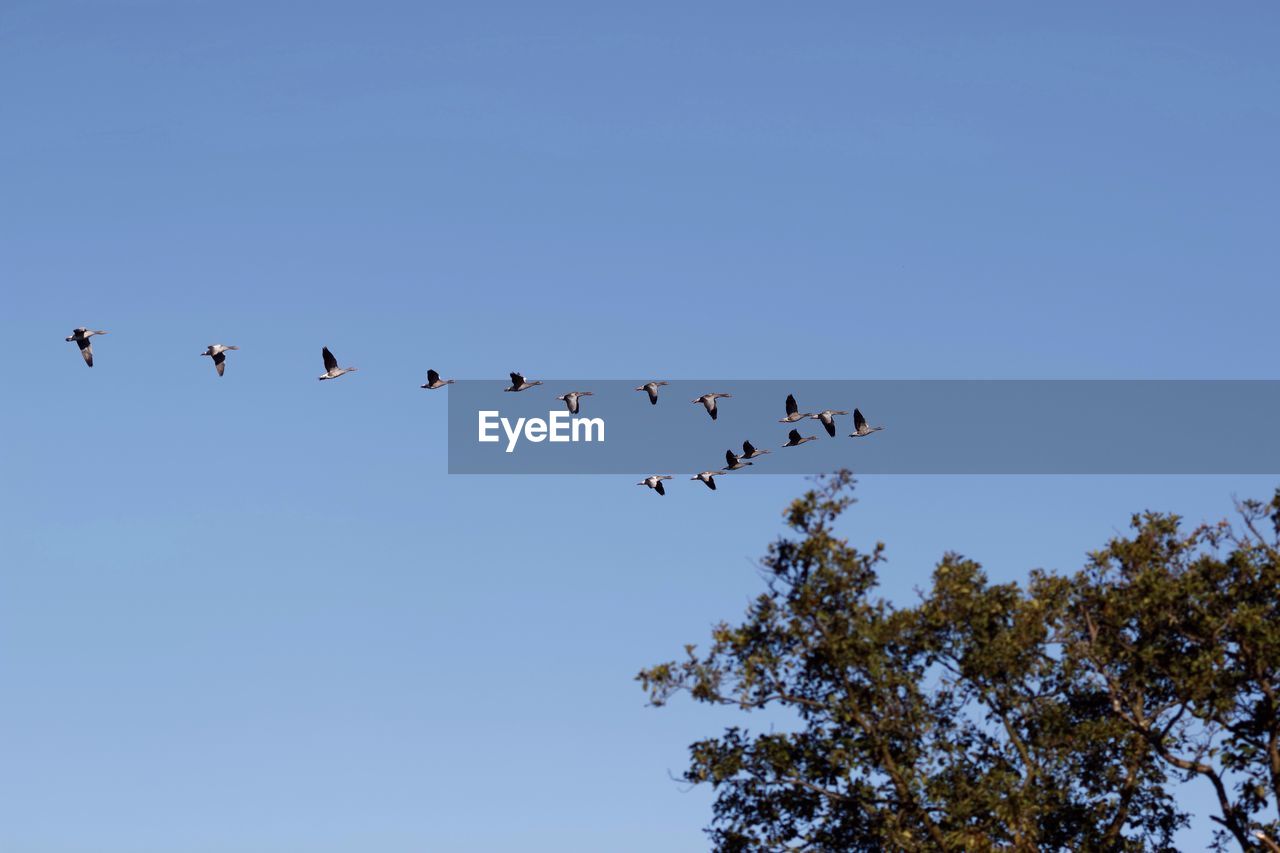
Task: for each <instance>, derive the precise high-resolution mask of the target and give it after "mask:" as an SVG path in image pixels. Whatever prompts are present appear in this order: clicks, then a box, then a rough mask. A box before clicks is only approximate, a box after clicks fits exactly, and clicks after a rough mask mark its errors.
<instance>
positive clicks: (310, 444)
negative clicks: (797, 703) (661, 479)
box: [0, 0, 1280, 853]
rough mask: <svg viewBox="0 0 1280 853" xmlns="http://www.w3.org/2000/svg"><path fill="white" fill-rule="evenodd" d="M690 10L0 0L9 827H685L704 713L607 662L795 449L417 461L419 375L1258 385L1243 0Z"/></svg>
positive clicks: (973, 525) (1270, 205) (1254, 484)
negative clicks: (651, 698) (765, 467)
mask: <svg viewBox="0 0 1280 853" xmlns="http://www.w3.org/2000/svg"><path fill="white" fill-rule="evenodd" d="M690 5H691V4H687V3H680V4H671V3H648V4H630V5H623V4H600V3H585V2H584V3H551V4H548V3H539V4H528V3H470V4H453V5H452V6H451V7H444V6H440V5H428V4H421V3H359V4H357V3H351V2H344V3H333V2H312V3H300V2H299V3H280V2H254V3H232V2H142V0H137V1H136V2H84V3H59V2H23V0H6V2H3V3H2V4H0V92H2V94H3V101H2V104H3V132H0V168H2V169H3V179H2V181H0V183H2V184H3V189H2V194H3V195H2V198H3V204H0V241H2V244H3V245H2V249H0V281H2V282H3V285H4V298H3V301H2V302H0V345H2V347H3V350H2V352H0V362H2V363H3V365H4V371H5V373H4V376H5V379H4V386H3V391H2V392H0V393H2V394H3V400H4V404H3V406H2V407H0V431H2V436H0V438H2V441H0V478H2V479H0V483H2V488H0V534H2V535H0V549H2V550H0V684H3V701H2V702H0V740H2V741H3V744H4V746H3V753H4V760H3V762H0V848H3V849H5V850H15V851H18V850H20V851H24V853H81V851H94V853H125V851H128V853H150V852H151V851H154V853H161V851H165V853H168V851H174V850H181V851H192V852H193V853H202V851H232V850H234V851H264V853H265V851H271V853H282V851H298V853H302V851H306V853H323V851H351V850H377V851H385V853H397V851H422V850H459V849H465V850H481V851H488V850H494V851H497V850H509V849H517V848H518V849H524V850H557V851H560V850H584V851H585V850H600V849H609V850H618V851H623V850H633V851H650V850H659V849H660V850H669V851H693V850H700V849H704V848H705V846H706V842H705V839H704V838H703V836H702V835H701V834H700V828H701V827H702V826H703V825H704V824H705V822H706V821H707V819H708V817H709V802H710V795H709V792H707V791H703V790H694V791H692V792H687V791H685V790H684V789H683V788H682V787H681V786H679V785H677V784H676V783H674V782H672V781H671V780H670V778H669V776H668V772H669V771H671V772H678V771H679V769H680V768H681V767H682V766H683V765H684V761H685V747H686V744H687V743H689V742H690V741H692V740H694V739H695V738H697V737H700V736H703V735H705V734H708V733H711V732H713V731H716V730H717V728H718V727H719V726H721V725H722V724H723V723H724V722H725V721H726V719H729V718H730V716H729V715H725V714H721V713H718V712H713V711H708V710H706V709H704V708H700V707H694V706H691V705H689V704H688V703H682V702H678V703H676V704H675V705H674V706H672V707H669V708H666V709H662V710H655V709H650V708H646V707H645V706H644V697H643V695H642V694H641V692H640V691H639V689H638V688H637V686H636V685H635V684H634V683H633V682H632V680H631V678H632V676H633V674H634V673H635V672H636V671H637V670H638V669H639V668H640V667H642V666H644V665H647V664H650V663H653V662H656V661H659V660H662V659H664V658H667V657H669V656H672V655H674V654H676V653H677V652H678V650H679V648H680V645H681V644H682V643H684V642H686V641H701V640H703V639H704V638H705V637H706V635H707V632H708V628H709V626H710V624H711V623H712V622H713V621H715V620H717V619H720V618H732V617H734V616H736V615H737V614H739V613H740V611H741V610H742V608H743V606H744V604H745V602H746V601H747V600H748V598H749V597H750V596H752V595H754V594H755V593H756V592H757V591H758V589H759V587H760V584H759V580H758V578H757V576H756V573H755V571H754V570H753V568H752V560H753V559H754V558H755V557H756V556H757V555H759V554H760V553H761V552H762V550H763V549H764V547H765V545H766V543H767V541H768V540H769V539H770V537H772V536H773V535H775V534H776V532H777V530H778V523H779V516H778V514H779V511H780V510H781V509H782V508H783V506H784V504H785V502H786V501H787V499H788V498H789V497H790V496H792V495H793V494H795V493H797V492H798V491H799V490H800V489H801V488H802V486H803V485H804V483H803V481H802V480H801V479H799V478H792V477H754V478H747V479H740V480H736V481H734V482H733V483H732V486H731V487H730V485H729V483H728V482H726V483H725V484H724V487H722V488H721V490H720V491H718V492H716V493H714V494H713V493H711V492H709V491H707V490H706V489H703V488H701V487H700V486H697V484H691V483H681V484H678V486H679V488H677V489H673V490H672V493H671V495H669V496H668V498H667V499H665V500H660V499H658V498H656V497H655V496H654V495H653V494H652V493H651V492H649V491H648V490H646V489H641V488H637V487H635V486H634V485H632V483H633V482H634V480H633V479H631V478H626V477H622V478H605V477H579V478H573V477H554V478H534V477H488V478H486V477H474V478H463V477H452V478H451V477H448V476H446V474H445V459H444V427H445V408H444V407H445V404H446V401H445V397H444V394H443V393H441V394H427V393H426V392H421V391H419V390H418V388H417V384H418V383H419V382H420V381H422V380H421V376H422V373H423V372H424V371H425V369H426V368H427V367H429V366H434V367H436V368H437V369H439V370H441V371H442V372H444V373H446V375H457V376H463V377H472V378H475V377H484V376H493V377H495V378H498V379H500V378H502V377H503V376H504V375H505V374H506V372H507V371H508V370H511V369H517V368H518V369H523V370H525V371H527V372H528V373H529V374H530V375H539V374H540V375H547V376H557V375H558V376H594V377H600V378H625V377H632V376H636V375H643V376H654V377H658V376H665V377H676V378H684V377H687V378H696V377H705V376H727V377H741V378H790V377H812V378H859V377H877V378H904V377H928V378H967V377H1020V378H1023V377H1031V378H1034V377H1059V378H1063V377H1065V378H1092V377H1103V378H1114V377H1137V378H1218V377H1241V378H1273V377H1274V376H1275V366H1276V364H1277V353H1276V338H1275V331H1276V317H1277V316H1278V315H1280V295H1278V294H1280V291H1278V290H1277V288H1276V287H1275V271H1276V268H1277V260H1280V258H1278V255H1280V242H1277V241H1276V240H1275V239H1274V238H1275V223H1276V221H1277V209H1276V208H1277V202H1276V199H1277V190H1278V189H1280V186H1278V185H1280V180H1278V174H1280V173H1278V171H1277V168H1276V152H1277V151H1280V138H1278V137H1280V105H1278V102H1277V99H1276V97H1275V93H1276V91H1277V90H1280V69H1278V66H1277V61H1276V58H1275V45H1276V44H1277V43H1278V42H1280V10H1277V8H1276V7H1275V6H1274V5H1273V4H1266V3H1261V2H1255V3H1241V4H1236V5H1233V6H1232V7H1231V8H1230V9H1209V8H1207V7H1205V6H1204V5H1203V4H1191V3H1126V4H1123V7H1121V6H1120V5H1118V4H1113V3H1077V4H1071V5H1069V6H1063V5H1059V6H1055V7H1052V8H1049V7H1047V6H1045V4H1025V3H1012V2H1011V3H988V4H980V5H978V6H974V5H973V4H965V5H964V6H963V7H961V5H959V4H952V3H932V4H924V5H917V6H915V7H912V8H910V9H899V8H892V9H889V8H883V7H881V6H874V5H872V4H850V3H844V2H841V3H808V4H802V5H799V6H797V5H791V6H784V5H779V4H776V3H770V4H760V3H747V4H743V3H732V4H729V3H706V4H696V8H690ZM78 325H88V326H92V327H95V328H102V329H108V330H110V332H111V335H110V336H109V337H107V338H104V339H102V340H101V343H100V344H98V346H97V352H98V366H97V367H95V368H94V369H93V370H92V371H90V370H87V369H85V368H84V366H83V365H82V364H81V363H80V360H79V358H78V356H77V355H76V352H75V347H74V346H73V345H71V344H68V343H65V342H64V341H63V337H64V336H65V335H66V334H68V333H69V331H70V330H71V328H72V327H74V326H78ZM213 341H222V342H226V343H235V344H239V345H240V346H241V347H242V351H241V352H239V353H233V354H232V355H233V356H234V358H233V360H232V361H231V362H230V364H229V369H228V371H227V375H226V377H225V378H224V379H222V380H218V379H216V377H215V376H214V375H213V371H212V369H211V368H210V365H209V363H208V361H207V360H206V359H201V358H199V357H197V354H198V353H199V352H201V351H202V350H203V348H204V347H205V345H206V344H208V343H210V342H213ZM322 344H328V345H329V346H331V347H333V348H334V350H335V351H336V352H337V353H338V356H339V358H340V359H342V360H343V361H344V363H350V364H356V365H358V366H360V367H361V372H360V373H358V374H356V375H355V376H352V377H348V378H344V379H342V380H341V381H339V382H335V383H323V384H321V383H318V382H316V381H315V379H314V377H315V376H316V374H318V373H319V349H320V346H321V345H322ZM1230 415H1231V413H1229V412H1223V413H1217V416H1218V417H1230ZM1193 426H1194V424H1193V421H1192V420H1191V418H1190V413H1189V417H1188V419H1187V420H1185V421H1182V422H1178V423H1170V424H1168V429H1170V430H1186V431H1190V430H1191V429H1193ZM1277 480H1280V478H1278V477H1255V478H1247V477H1232V478H1228V477H1185V478H1175V477H1163V478H1160V477H1147V478H1100V477H1078V478H1076V477H1042V478H1031V477H1021V478H1019V477H874V478H866V479H864V480H863V481H862V483H861V497H862V503H860V504H859V505H858V507H857V508H856V509H855V510H854V511H853V513H852V514H851V516H850V517H849V519H848V531H849V535H850V536H851V537H852V538H853V539H854V540H856V541H859V542H864V543H866V544H870V543H872V542H873V541H875V540H876V539H883V540H885V541H886V542H887V543H888V544H889V555H890V559H891V562H890V563H889V565H888V567H887V570H886V573H885V577H884V589H885V592H886V594H888V595H890V596H892V597H894V598H898V599H903V598H906V597H908V596H910V595H911V590H912V589H913V587H916V586H919V585H922V584H924V583H926V581H927V578H928V575H929V571H930V569H931V566H932V564H933V561H934V560H936V559H937V557H938V556H940V555H941V553H942V552H943V551H944V550H946V549H955V550H959V551H961V552H963V553H965V554H967V555H969V556H972V557H974V558H976V559H978V560H980V561H982V562H983V563H984V564H985V565H986V566H987V568H988V570H989V572H990V573H991V575H992V576H994V577H996V578H1000V579H1007V578H1016V577H1022V576H1023V575H1024V574H1025V573H1026V571H1027V570H1028V569H1030V568H1032V567H1036V566H1045V567H1050V568H1060V569H1064V570H1065V569H1071V568H1073V567H1076V566H1078V565H1079V564H1080V562H1081V560H1082V558H1083V554H1084V552H1085V551H1086V550H1087V549H1089V548H1091V547H1094V546H1097V545H1099V544H1101V542H1102V541H1103V540H1104V539H1105V538H1106V537H1107V536H1109V535H1111V534H1112V533H1113V532H1115V531H1117V530H1119V529H1122V528H1123V527H1124V525H1125V524H1126V522H1127V518H1128V514H1129V513H1130V512H1131V511H1133V510H1137V509H1139V508H1142V507H1153V508H1159V509H1167V510H1176V511H1179V512H1183V513H1185V514H1186V515H1188V516H1189V517H1190V518H1191V519H1194V520H1199V519H1203V518H1213V517H1217V516H1218V515H1220V514H1222V513H1224V512H1226V511H1227V510H1228V509H1229V506H1230V499H1231V496H1232V495H1233V494H1239V495H1241V496H1245V495H1259V496H1262V495H1266V494H1269V492H1270V490H1271V489H1272V488H1273V487H1274V486H1275V484H1276V482H1277ZM695 486H697V488H694V487H695ZM1205 793H1206V792H1204V791H1199V790H1195V791H1192V792H1189V793H1188V795H1187V799H1186V802H1187V803H1188V804H1189V805H1190V806H1191V807H1193V808H1197V809H1203V808H1205V807H1206V806H1207V802H1208V800H1207V799H1206V798H1205V797H1204V794H1205ZM1198 824H1199V826H1200V827H1202V829H1200V830H1199V831H1197V832H1195V833H1191V834H1188V835H1187V836H1186V838H1185V843H1186V844H1187V845H1188V846H1189V847H1191V848H1195V847H1198V846H1201V845H1202V842H1203V840H1204V838H1205V837H1206V834H1207V831H1208V830H1207V829H1204V828H1203V827H1205V826H1206V825H1207V821H1206V820H1204V818H1203V817H1201V818H1200V820H1199V821H1198Z"/></svg>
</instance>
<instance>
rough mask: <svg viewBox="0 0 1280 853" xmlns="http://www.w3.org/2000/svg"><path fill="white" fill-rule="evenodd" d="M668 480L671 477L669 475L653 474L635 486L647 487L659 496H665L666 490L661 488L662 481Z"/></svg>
mask: <svg viewBox="0 0 1280 853" xmlns="http://www.w3.org/2000/svg"><path fill="white" fill-rule="evenodd" d="M670 479H671V475H670V474H653V475H651V476H648V477H645V478H644V479H643V480H641V481H640V482H638V483H636V485H637V486H648V487H649V488H651V489H653V490H654V491H655V492H657V493H658V494H660V495H665V494H666V493H667V490H666V489H664V488H662V481H663V480H670Z"/></svg>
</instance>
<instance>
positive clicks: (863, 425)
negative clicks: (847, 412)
mask: <svg viewBox="0 0 1280 853" xmlns="http://www.w3.org/2000/svg"><path fill="white" fill-rule="evenodd" d="M882 429H884V427H882V426H868V425H867V419H866V418H864V417H863V416H862V412H860V411H858V409H857V408H855V409H854V410H853V432H851V433H849V438H862V437H863V436H864V435H871V433H873V432H879V431H880V430H882Z"/></svg>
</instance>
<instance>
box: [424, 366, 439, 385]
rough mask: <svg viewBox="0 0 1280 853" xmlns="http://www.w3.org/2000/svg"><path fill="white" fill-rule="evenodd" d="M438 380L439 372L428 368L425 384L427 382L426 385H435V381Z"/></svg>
mask: <svg viewBox="0 0 1280 853" xmlns="http://www.w3.org/2000/svg"><path fill="white" fill-rule="evenodd" d="M439 381H440V374H439V373H436V372H435V371H434V370H428V371H427V384H428V385H435V384H436V383H437V382H439Z"/></svg>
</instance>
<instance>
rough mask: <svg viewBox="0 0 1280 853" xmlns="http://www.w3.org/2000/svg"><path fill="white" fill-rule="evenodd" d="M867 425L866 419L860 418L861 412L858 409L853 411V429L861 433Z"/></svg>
mask: <svg viewBox="0 0 1280 853" xmlns="http://www.w3.org/2000/svg"><path fill="white" fill-rule="evenodd" d="M866 425H867V419H866V418H864V417H863V416H862V412H861V411H860V410H858V409H854V410H853V428H854V429H855V430H856V431H858V432H862V428H863V427H865V426H866Z"/></svg>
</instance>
